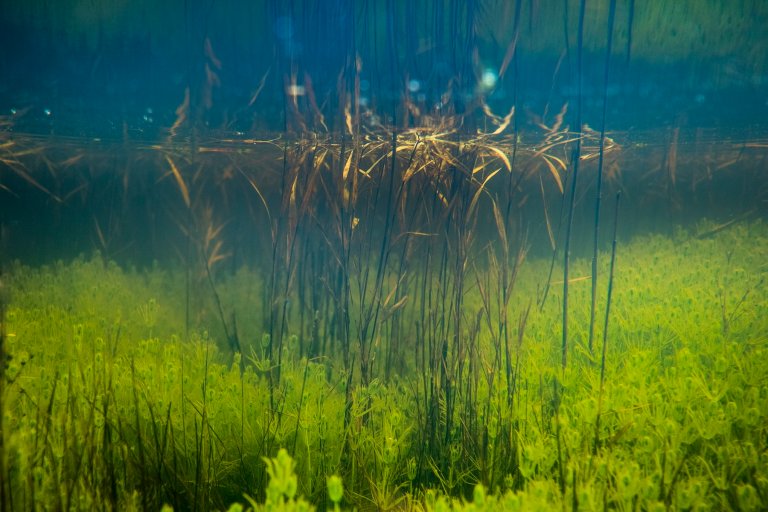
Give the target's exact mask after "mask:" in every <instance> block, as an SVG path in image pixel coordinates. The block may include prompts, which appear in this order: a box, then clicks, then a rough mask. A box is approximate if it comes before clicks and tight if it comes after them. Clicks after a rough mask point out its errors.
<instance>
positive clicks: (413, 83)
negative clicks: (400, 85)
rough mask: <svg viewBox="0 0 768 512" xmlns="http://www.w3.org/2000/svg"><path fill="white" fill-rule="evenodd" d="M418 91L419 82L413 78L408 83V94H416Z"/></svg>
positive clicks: (419, 87)
mask: <svg viewBox="0 0 768 512" xmlns="http://www.w3.org/2000/svg"><path fill="white" fill-rule="evenodd" d="M419 89H421V82H419V81H418V80H416V79H415V78H414V79H411V80H409V81H408V90H409V91H410V92H418V91H419Z"/></svg>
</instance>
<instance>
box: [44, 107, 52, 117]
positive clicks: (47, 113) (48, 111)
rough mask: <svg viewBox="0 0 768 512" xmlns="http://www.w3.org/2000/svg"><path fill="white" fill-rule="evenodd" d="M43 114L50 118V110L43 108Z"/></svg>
mask: <svg viewBox="0 0 768 512" xmlns="http://www.w3.org/2000/svg"><path fill="white" fill-rule="evenodd" d="M43 114H45V115H46V116H50V115H51V114H52V112H51V109H49V108H44V109H43Z"/></svg>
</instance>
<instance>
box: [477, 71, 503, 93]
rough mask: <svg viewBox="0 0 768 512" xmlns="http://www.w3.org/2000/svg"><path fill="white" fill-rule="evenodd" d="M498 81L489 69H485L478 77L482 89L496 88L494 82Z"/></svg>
mask: <svg viewBox="0 0 768 512" xmlns="http://www.w3.org/2000/svg"><path fill="white" fill-rule="evenodd" d="M498 81H499V75H498V74H496V72H495V71H494V70H492V69H490V68H486V69H485V70H484V71H483V74H482V76H481V77H480V85H481V86H482V87H483V88H484V89H493V88H494V87H496V82H498Z"/></svg>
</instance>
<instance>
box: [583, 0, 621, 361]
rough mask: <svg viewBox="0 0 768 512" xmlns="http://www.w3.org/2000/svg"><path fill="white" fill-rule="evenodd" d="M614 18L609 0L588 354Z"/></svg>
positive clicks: (592, 326) (613, 0)
mask: <svg viewBox="0 0 768 512" xmlns="http://www.w3.org/2000/svg"><path fill="white" fill-rule="evenodd" d="M615 17H616V0H611V6H610V9H609V11H608V43H607V46H606V49H605V74H604V75H603V121H602V127H601V128H600V150H599V156H598V160H597V192H596V194H595V234H594V240H593V242H594V244H593V246H592V305H591V307H590V310H589V352H590V353H592V341H593V340H594V337H595V312H596V309H597V248H598V241H599V240H598V239H599V238H600V237H599V234H600V202H601V201H602V194H603V155H604V152H605V151H604V150H605V118H606V112H607V110H608V68H609V66H610V62H611V48H612V47H613V20H614V18H615Z"/></svg>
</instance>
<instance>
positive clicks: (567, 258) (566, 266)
mask: <svg viewBox="0 0 768 512" xmlns="http://www.w3.org/2000/svg"><path fill="white" fill-rule="evenodd" d="M586 3H587V1H586V0H581V2H579V36H578V41H579V43H578V53H577V62H578V66H577V67H578V70H577V81H578V97H577V102H576V130H577V137H576V147H575V148H574V150H573V157H572V160H573V176H572V178H571V180H572V181H571V197H570V204H569V207H568V225H567V227H566V232H565V247H564V248H563V252H564V254H563V341H562V347H561V350H562V366H563V370H565V367H566V364H567V362H568V279H569V270H570V265H571V232H572V230H573V215H574V210H575V206H576V183H577V182H578V177H579V160H581V136H582V133H581V104H582V100H583V98H582V73H583V68H582V58H583V43H584V11H585V7H586Z"/></svg>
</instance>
